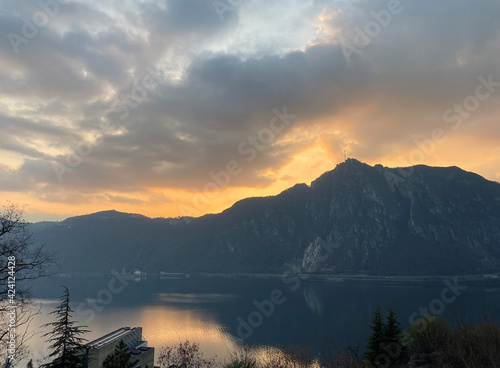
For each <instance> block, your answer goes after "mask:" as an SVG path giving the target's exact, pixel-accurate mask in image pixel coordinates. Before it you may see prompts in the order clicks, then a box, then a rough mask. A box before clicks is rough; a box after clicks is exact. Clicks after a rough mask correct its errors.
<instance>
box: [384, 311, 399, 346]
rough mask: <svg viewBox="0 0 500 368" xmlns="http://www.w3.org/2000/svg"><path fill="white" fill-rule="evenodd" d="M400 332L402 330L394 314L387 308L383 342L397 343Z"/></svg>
mask: <svg viewBox="0 0 500 368" xmlns="http://www.w3.org/2000/svg"><path fill="white" fill-rule="evenodd" d="M402 332H403V328H402V327H401V323H399V321H398V317H397V315H396V313H395V312H394V311H393V310H392V309H391V308H387V322H386V324H385V325H384V342H385V343H391V342H399V340H400V338H401V333H402Z"/></svg>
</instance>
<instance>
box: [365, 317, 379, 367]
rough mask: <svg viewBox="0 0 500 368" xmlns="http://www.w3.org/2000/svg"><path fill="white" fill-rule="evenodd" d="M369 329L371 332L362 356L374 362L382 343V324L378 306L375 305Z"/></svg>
mask: <svg viewBox="0 0 500 368" xmlns="http://www.w3.org/2000/svg"><path fill="white" fill-rule="evenodd" d="M370 329H371V333H370V337H369V338H368V343H367V344H366V352H365V354H364V357H365V359H367V360H368V361H369V362H370V363H375V359H376V358H377V356H378V355H379V354H381V353H383V350H382V343H383V342H384V326H383V324H382V314H381V313H380V307H377V309H376V310H375V315H374V316H373V319H372V323H371V324H370Z"/></svg>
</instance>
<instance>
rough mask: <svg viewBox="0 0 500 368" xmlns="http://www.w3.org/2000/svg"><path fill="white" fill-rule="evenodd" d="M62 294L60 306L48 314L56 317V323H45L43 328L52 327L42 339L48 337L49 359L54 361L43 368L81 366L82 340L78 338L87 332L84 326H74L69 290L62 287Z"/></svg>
mask: <svg viewBox="0 0 500 368" xmlns="http://www.w3.org/2000/svg"><path fill="white" fill-rule="evenodd" d="M63 288H64V292H63V295H62V297H61V304H59V306H58V307H57V308H56V310H55V311H53V312H51V313H50V314H54V315H55V316H56V319H57V320H56V321H55V322H51V323H47V324H45V325H43V327H52V331H51V332H49V333H46V334H45V335H44V337H49V338H48V339H47V342H48V343H49V344H50V349H52V353H50V354H49V356H48V357H49V358H53V359H54V360H53V361H52V362H51V363H48V364H44V365H43V366H42V367H45V368H79V367H81V366H82V351H83V349H82V348H83V345H82V343H83V342H84V339H83V338H81V337H80V335H83V334H84V333H86V332H88V331H87V330H85V329H84V327H86V326H76V325H75V322H74V321H72V320H71V319H72V312H73V310H72V309H71V307H70V306H69V290H68V288H67V287H65V286H63Z"/></svg>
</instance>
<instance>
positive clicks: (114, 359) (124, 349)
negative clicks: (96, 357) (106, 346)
mask: <svg viewBox="0 0 500 368" xmlns="http://www.w3.org/2000/svg"><path fill="white" fill-rule="evenodd" d="M131 357H132V352H131V351H130V350H129V348H128V346H127V345H126V344H125V343H124V342H123V340H120V342H119V343H118V345H117V346H116V347H115V351H114V353H112V354H110V355H108V357H107V358H106V362H107V364H106V365H105V367H107V368H134V367H135V366H136V365H137V363H139V361H138V360H136V361H134V362H132V361H130V358H131Z"/></svg>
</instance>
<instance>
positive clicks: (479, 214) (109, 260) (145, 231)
mask: <svg viewBox="0 0 500 368" xmlns="http://www.w3.org/2000/svg"><path fill="white" fill-rule="evenodd" d="M185 220H186V221H185ZM499 220H500V183H497V182H494V181H489V180H487V179H485V178H483V177H481V176H479V175H477V174H475V173H471V172H467V171H464V170H462V169H460V168H458V167H456V166H452V167H444V168H442V167H431V166H426V165H417V166H413V167H409V168H387V167H384V166H382V165H375V166H370V165H367V164H364V163H362V162H359V161H357V160H355V159H348V160H347V161H345V162H343V163H340V164H338V165H337V166H336V168H335V169H333V170H331V171H328V172H326V173H324V174H322V175H320V176H319V177H318V178H317V179H315V180H314V181H313V182H311V185H306V184H296V185H294V186H293V187H291V188H288V189H286V190H284V191H283V192H281V193H279V194H278V195H276V196H269V197H252V198H246V199H243V200H241V201H238V202H236V203H235V204H233V205H232V206H231V207H229V208H227V209H226V210H224V211H222V212H220V213H218V214H208V215H204V216H201V217H196V218H188V219H183V218H149V217H146V216H143V215H136V214H126V213H121V212H118V211H114V210H111V211H102V212H97V213H94V214H90V215H84V216H75V217H70V218H68V219H66V220H64V221H62V222H58V223H54V224H53V225H52V226H47V224H45V225H44V226H37V224H33V225H32V229H33V232H34V234H35V236H36V238H37V239H39V240H41V241H43V242H44V243H46V244H47V247H48V248H49V249H50V250H53V251H55V252H57V253H58V254H59V255H60V257H61V260H60V263H61V264H62V270H63V271H67V270H72V271H77V272H109V271H110V270H111V269H113V268H115V269H122V268H123V267H125V269H126V270H130V271H132V270H134V269H140V270H144V271H148V272H159V271H166V272H182V271H188V272H222V273H224V272H227V273H231V272H252V273H260V272H266V273H278V272H283V271H284V270H286V269H295V270H301V271H304V272H316V273H317V272H320V273H325V274H339V273H340V274H344V273H348V274H351V273H368V274H376V275H413V274H422V275H440V274H445V273H450V274H473V273H481V272H484V273H490V272H495V271H497V270H498V267H499V266H500V241H499V239H500V221H499ZM322 244H336V245H338V247H335V248H333V249H325V248H324V247H323V245H322Z"/></svg>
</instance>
